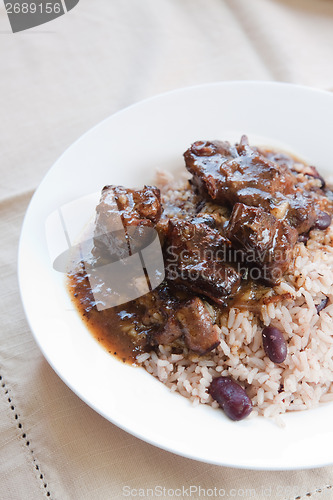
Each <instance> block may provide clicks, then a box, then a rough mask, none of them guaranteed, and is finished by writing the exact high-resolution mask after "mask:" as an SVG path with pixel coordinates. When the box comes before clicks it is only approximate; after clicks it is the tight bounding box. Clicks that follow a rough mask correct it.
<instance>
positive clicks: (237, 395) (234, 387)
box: [209, 377, 252, 420]
mask: <svg viewBox="0 0 333 500" xmlns="http://www.w3.org/2000/svg"><path fill="white" fill-rule="evenodd" d="M209 393H210V395H211V396H212V398H213V399H215V401H217V402H218V404H219V405H220V406H221V408H222V410H224V412H225V413H226V415H227V416H228V417H229V418H231V420H242V419H243V418H245V417H247V416H248V415H249V414H250V413H251V411H252V401H251V399H250V398H249V396H248V395H247V394H246V392H245V390H244V389H243V387H241V386H240V385H239V384H237V383H236V382H235V381H234V380H232V379H231V378H229V377H216V378H214V379H213V380H212V383H211V384H210V387H209Z"/></svg>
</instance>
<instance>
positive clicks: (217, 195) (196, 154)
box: [184, 137, 295, 207]
mask: <svg viewBox="0 0 333 500" xmlns="http://www.w3.org/2000/svg"><path fill="white" fill-rule="evenodd" d="M184 157H185V163H186V168H187V169H188V170H189V172H191V174H193V181H194V183H195V185H196V186H197V187H198V189H199V192H200V193H201V195H203V196H204V197H206V198H207V197H208V198H211V199H212V200H214V201H215V202H217V203H227V204H229V205H233V204H235V203H236V202H242V203H245V204H247V205H251V206H265V207H269V206H270V200H271V198H272V197H273V195H274V194H275V193H276V192H279V193H282V194H289V193H292V192H293V189H294V184H295V177H294V176H293V175H292V173H291V172H290V170H289V169H288V167H287V166H285V165H283V164H282V165H281V164H280V165H279V164H277V163H275V162H273V161H270V160H269V159H268V158H266V157H264V156H263V155H261V154H260V153H259V151H258V150H257V149H252V148H250V147H249V145H248V144H247V140H246V138H245V137H243V138H242V140H241V142H240V144H239V145H238V146H231V145H230V144H229V143H228V142H220V141H213V142H202V141H198V142H195V143H194V144H192V146H191V147H190V149H188V150H187V151H186V152H185V154H184Z"/></svg>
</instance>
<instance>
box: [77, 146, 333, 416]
mask: <svg viewBox="0 0 333 500" xmlns="http://www.w3.org/2000/svg"><path fill="white" fill-rule="evenodd" d="M184 158H185V166H186V169H187V171H188V172H189V173H190V174H191V177H190V179H188V178H186V179H185V178H179V179H175V178H174V177H172V176H171V175H169V174H165V173H160V174H159V176H158V179H157V182H156V184H157V186H158V187H155V186H144V188H143V189H129V188H125V187H123V186H106V187H104V189H103V190H102V195H101V199H100V203H99V205H98V206H97V209H96V222H95V234H94V240H93V241H94V245H93V248H92V249H91V255H90V256H89V259H86V261H85V260H84V259H83V260H82V259H81V261H80V262H79V263H78V265H77V266H76V267H75V269H73V270H72V271H71V272H70V273H69V290H70V293H71V295H72V296H73V300H74V303H75V305H76V307H77V309H78V310H79V312H80V313H81V315H82V317H83V318H84V320H85V321H86V323H87V325H88V327H89V329H90V330H91V331H92V333H93V334H94V335H95V337H96V338H97V339H98V340H99V341H100V342H101V343H102V344H103V345H104V346H105V347H106V348H107V349H108V350H109V352H111V353H113V354H114V355H116V356H117V357H119V358H120V359H122V360H123V361H129V362H131V363H134V364H137V365H141V366H143V367H144V368H145V369H146V370H147V371H148V372H149V373H151V374H152V375H154V376H155V377H157V378H158V379H159V380H160V381H161V382H163V383H164V384H166V385H167V386H168V387H169V388H170V389H171V390H172V391H177V392H179V393H180V394H182V395H183V396H185V397H188V398H190V399H191V400H192V401H193V402H194V403H199V402H200V403H205V404H208V405H211V406H213V407H215V408H217V407H221V408H222V409H223V410H224V411H225V413H226V414H227V415H228V416H229V417H230V418H231V419H233V420H240V419H242V418H245V417H247V416H248V415H250V414H251V415H252V416H254V415H258V414H260V415H265V416H274V417H277V416H278V415H279V414H281V413H284V412H286V411H293V410H302V409H306V408H310V407H312V406H316V405H317V404H318V403H319V402H325V401H330V400H333V385H332V381H333V361H332V355H333V331H332V324H333V322H332V315H333V304H332V303H331V301H332V297H333V245H332V243H333V224H332V213H333V193H332V191H331V190H330V188H329V186H327V185H326V183H325V180H324V179H323V178H322V177H321V175H320V174H319V173H318V171H317V169H316V168H315V167H313V166H310V165H307V164H305V163H304V162H302V161H300V160H299V159H297V158H294V157H293V156H291V155H289V154H286V153H284V152H278V151H273V150H271V149H268V148H263V147H254V146H250V145H249V143H248V140H247V138H246V136H243V137H242V138H241V140H240V142H239V143H237V144H235V145H232V144H230V143H229V142H226V141H225V142H222V141H197V142H195V143H193V144H192V145H191V146H190V148H189V149H188V150H187V151H186V152H185V154H184ZM152 231H153V232H154V234H155V233H156V234H157V235H158V238H159V241H160V244H161V248H162V253H163V259H164V268H165V276H164V279H161V282H160V283H159V284H158V286H151V281H150V282H149V280H148V277H149V276H148V273H147V267H149V265H148V264H147V262H146V264H145V266H146V267H145V269H144V274H143V275H142V280H141V278H140V279H139V278H138V279H136V286H137V287H140V286H142V290H143V293H142V294H141V296H138V297H137V298H135V299H134V300H123V301H121V296H120V295H119V303H118V305H116V306H115V307H112V308H110V307H109V308H107V307H105V308H104V309H103V308H102V310H101V308H100V307H99V304H100V303H103V300H104V299H103V293H104V294H105V295H104V298H105V301H106V302H105V303H107V294H108V293H111V292H113V291H114V290H110V289H107V287H105V290H104V291H103V293H102V294H101V293H99V295H98V301H97V300H96V293H94V291H95V290H94V287H92V286H91V283H90V281H89V278H90V274H89V273H90V271H89V269H91V264H92V263H93V265H95V266H97V267H101V266H105V265H107V264H108V263H110V262H111V263H112V262H114V261H115V260H117V259H118V260H119V259H123V261H124V262H126V266H128V265H129V264H128V263H127V259H128V258H129V257H131V256H132V257H133V256H136V255H141V254H142V253H143V252H144V249H145V248H146V247H148V246H149V244H150V243H151V241H152V240H153V238H154V235H153V233H152ZM140 258H141V257H140ZM88 261H89V265H87V262H88ZM146 279H147V280H148V281H147V283H149V289H148V288H147V283H146ZM140 280H141V281H140ZM120 281H121V279H120ZM102 285H103V284H102V283H100V284H99V285H96V287H98V288H99V292H100V290H101V287H102ZM145 287H146V288H145ZM144 290H145V291H144Z"/></svg>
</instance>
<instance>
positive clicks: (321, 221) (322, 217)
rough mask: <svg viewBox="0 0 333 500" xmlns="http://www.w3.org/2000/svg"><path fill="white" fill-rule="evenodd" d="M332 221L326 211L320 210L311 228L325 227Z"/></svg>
mask: <svg viewBox="0 0 333 500" xmlns="http://www.w3.org/2000/svg"><path fill="white" fill-rule="evenodd" d="M331 222H332V217H331V216H330V214H328V213H327V212H322V211H320V212H319V213H318V215H317V220H316V222H315V223H314V225H313V226H312V229H322V230H323V229H327V228H328V226H329V225H330V224H331Z"/></svg>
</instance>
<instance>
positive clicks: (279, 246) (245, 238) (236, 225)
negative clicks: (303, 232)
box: [227, 203, 298, 284]
mask: <svg viewBox="0 0 333 500" xmlns="http://www.w3.org/2000/svg"><path fill="white" fill-rule="evenodd" d="M227 235H228V237H229V239H230V240H231V242H232V244H233V246H234V248H236V249H240V250H242V251H243V252H244V257H245V261H246V263H247V264H248V265H249V266H250V267H251V268H252V273H251V275H252V277H253V278H255V277H257V278H261V279H263V280H264V281H266V282H268V283H269V284H276V283H278V282H279V281H280V279H281V277H282V275H283V273H284V272H285V271H286V270H287V268H288V266H289V263H290V258H291V252H292V249H293V247H294V245H295V243H296V241H297V237H298V233H297V231H296V229H294V228H293V227H291V226H290V225H289V224H288V223H286V222H285V221H283V220H279V219H277V218H276V217H274V216H273V215H271V214H269V213H266V212H265V211H264V210H263V209H262V208H258V207H248V206H247V205H244V204H243V203H236V205H235V206H234V208H233V211H232V214H231V217H230V220H229V223H228V226H227ZM254 267H255V268H256V269H255V270H256V271H257V274H256V273H255V272H253V268H254Z"/></svg>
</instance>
